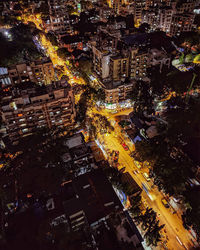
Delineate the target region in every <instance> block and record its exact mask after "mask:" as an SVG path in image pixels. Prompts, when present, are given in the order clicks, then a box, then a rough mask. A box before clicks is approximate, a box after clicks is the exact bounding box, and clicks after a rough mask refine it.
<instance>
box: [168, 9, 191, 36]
mask: <svg viewBox="0 0 200 250" xmlns="http://www.w3.org/2000/svg"><path fill="white" fill-rule="evenodd" d="M193 22H194V14H189V13H188V14H175V15H173V16H172V22H171V26H170V32H169V34H170V35H171V36H178V35H180V33H181V32H187V31H191V30H192V24H193Z"/></svg>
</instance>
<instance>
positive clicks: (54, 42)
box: [46, 32, 58, 46]
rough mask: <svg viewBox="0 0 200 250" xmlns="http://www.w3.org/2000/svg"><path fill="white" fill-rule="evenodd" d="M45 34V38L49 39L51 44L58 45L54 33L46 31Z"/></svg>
mask: <svg viewBox="0 0 200 250" xmlns="http://www.w3.org/2000/svg"><path fill="white" fill-rule="evenodd" d="M46 36H47V39H49V41H50V42H51V44H52V45H53V46H58V41H57V38H56V36H55V35H54V34H52V33H50V32H48V33H47V34H46Z"/></svg>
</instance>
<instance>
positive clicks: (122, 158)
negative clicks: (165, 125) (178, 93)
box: [24, 16, 192, 250]
mask: <svg viewBox="0 0 200 250" xmlns="http://www.w3.org/2000/svg"><path fill="white" fill-rule="evenodd" d="M24 19H25V21H26V22H28V21H34V23H35V24H36V27H37V28H41V25H42V23H41V21H40V18H39V17H37V18H33V17H32V16H30V18H24ZM40 42H41V44H42V46H43V47H44V49H45V50H46V54H47V55H48V56H49V57H50V59H51V61H52V62H53V64H54V66H55V67H57V66H62V67H63V74H64V75H66V76H68V77H69V81H68V82H69V83H70V84H71V85H73V84H74V83H76V84H86V83H85V81H84V80H83V79H82V78H78V79H76V80H75V79H74V76H73V73H72V72H71V71H70V70H69V69H68V67H67V65H66V62H65V61H64V60H62V59H60V58H59V57H58V55H57V52H56V49H55V48H54V46H52V44H51V43H50V41H48V40H47V38H46V36H45V35H44V34H42V35H41V41H40ZM172 94H173V93H170V94H169V95H168V96H167V97H166V98H165V99H164V100H162V101H165V100H168V99H170V97H171V96H172ZM79 98H80V94H79V95H78V96H77V97H76V103H77V102H78V100H79ZM131 111H132V109H127V110H121V111H120V112H119V113H117V114H112V113H111V112H109V111H106V110H103V111H97V110H96V108H91V109H90V110H88V112H87V113H88V115H89V116H91V117H93V114H95V113H97V114H98V113H100V114H101V115H104V116H106V117H107V118H108V120H109V121H110V122H111V124H112V125H114V128H115V130H114V132H113V133H112V134H104V135H100V134H98V141H99V142H100V144H101V146H102V148H104V150H105V152H107V150H116V151H119V152H120V153H119V164H120V168H123V167H125V168H126V171H127V172H129V174H130V175H131V176H132V177H133V178H134V180H135V181H136V182H137V183H138V185H139V186H140V187H141V188H143V186H142V184H145V185H146V187H147V188H148V189H149V194H150V197H151V199H150V198H149V196H148V195H147V193H146V192H145V191H143V192H142V199H143V202H144V203H145V205H146V206H148V207H151V208H153V210H154V211H155V212H157V215H158V218H159V220H160V223H161V224H165V229H166V235H167V238H168V242H167V248H168V249H170V250H178V249H189V248H190V247H191V246H192V243H191V241H190V239H191V236H190V234H189V232H188V231H187V230H185V229H184V228H183V226H182V221H181V219H180V218H178V216H177V215H176V214H172V212H170V209H169V208H168V209H167V208H165V207H164V206H163V204H162V203H161V199H162V198H163V195H162V194H161V193H160V192H159V191H158V190H157V189H156V188H151V185H152V182H148V183H147V182H146V180H145V178H144V177H143V175H142V174H143V173H144V169H140V170H138V169H137V167H136V166H135V164H134V160H133V158H132V157H130V155H129V154H130V153H131V152H130V151H129V150H128V151H125V150H124V148H123V147H122V145H121V144H120V142H119V141H121V140H122V139H123V138H125V137H124V135H122V134H121V131H120V130H121V129H120V128H119V126H118V125H116V124H115V116H118V115H124V114H128V113H130V112H131ZM119 138H120V139H119ZM126 143H127V144H128V145H129V149H131V150H133V149H134V145H133V144H132V148H131V147H130V144H131V143H130V142H127V141H126ZM106 156H107V157H108V155H107V154H106ZM134 170H138V171H139V173H138V174H134V173H133V171H134ZM163 234H165V233H164V232H163ZM166 235H165V238H164V240H166ZM158 248H159V249H160V248H162V247H161V246H159V247H158Z"/></svg>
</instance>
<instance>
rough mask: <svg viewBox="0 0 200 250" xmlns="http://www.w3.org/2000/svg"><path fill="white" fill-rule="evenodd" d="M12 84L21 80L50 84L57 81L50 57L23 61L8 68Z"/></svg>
mask: <svg viewBox="0 0 200 250" xmlns="http://www.w3.org/2000/svg"><path fill="white" fill-rule="evenodd" d="M7 71H8V75H9V78H10V80H11V83H12V85H16V84H19V83H21V82H34V83H38V84H45V85H47V84H50V83H51V82H52V81H56V74H55V70H54V67H53V64H52V62H51V61H50V60H49V59H46V60H43V61H33V62H30V63H21V64H16V65H13V66H10V67H8V68H7Z"/></svg>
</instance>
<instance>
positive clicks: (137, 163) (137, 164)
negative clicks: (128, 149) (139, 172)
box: [134, 161, 142, 169]
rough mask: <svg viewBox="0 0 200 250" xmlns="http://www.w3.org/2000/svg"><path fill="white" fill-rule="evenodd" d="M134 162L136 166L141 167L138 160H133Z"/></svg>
mask: <svg viewBox="0 0 200 250" xmlns="http://www.w3.org/2000/svg"><path fill="white" fill-rule="evenodd" d="M134 163H135V166H136V167H137V168H139V169H140V168H141V167H142V166H141V164H140V163H139V162H138V161H134Z"/></svg>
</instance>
